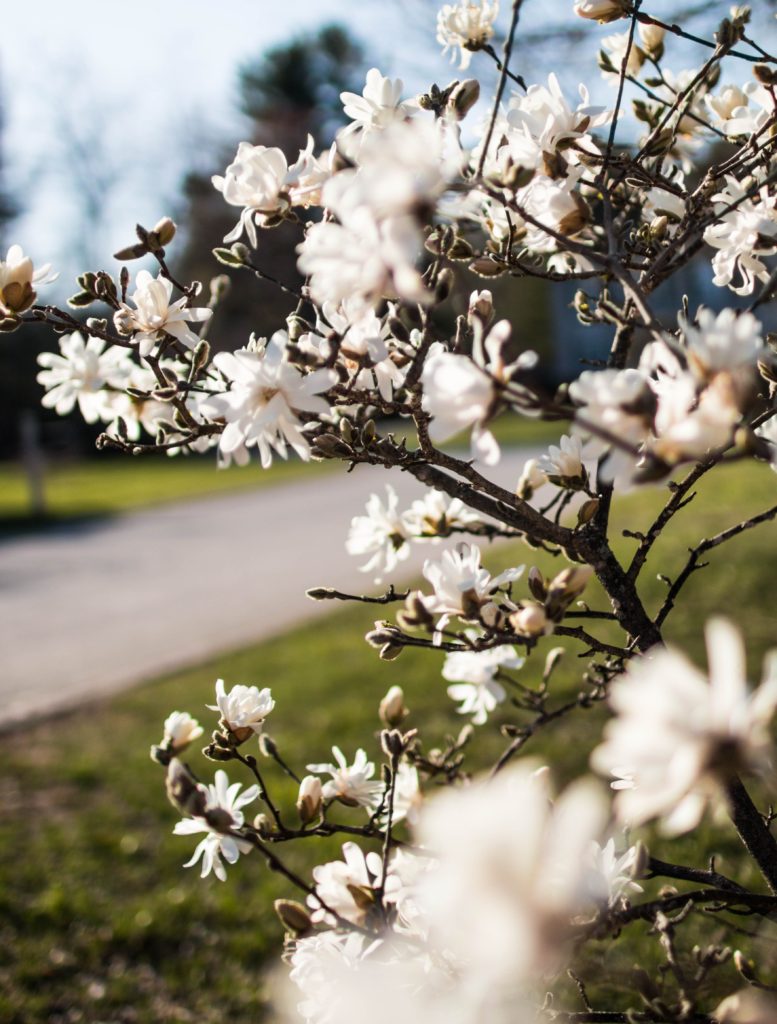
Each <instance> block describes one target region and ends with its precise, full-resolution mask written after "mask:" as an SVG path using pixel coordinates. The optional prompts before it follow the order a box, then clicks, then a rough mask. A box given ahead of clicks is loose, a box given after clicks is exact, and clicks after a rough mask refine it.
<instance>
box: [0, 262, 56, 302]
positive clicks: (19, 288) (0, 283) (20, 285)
mask: <svg viewBox="0 0 777 1024" xmlns="http://www.w3.org/2000/svg"><path fill="white" fill-rule="evenodd" d="M50 270H51V264H50V263H47V264H46V265H45V266H43V267H41V268H40V270H35V268H34V267H33V263H32V260H31V259H30V257H29V256H25V255H24V253H23V251H22V247H21V246H20V245H12V246H11V248H10V249H9V250H8V253H7V255H6V257H5V259H4V260H0V312H1V313H2V314H3V315H4V316H14V315H16V314H18V313H23V312H24V311H25V310H26V309H29V308H30V306H31V305H32V304H33V302H34V301H35V296H36V292H35V288H34V287H33V286H34V285H38V286H40V285H42V284H50V283H51V282H52V281H56V279H57V275H56V274H52V273H50Z"/></svg>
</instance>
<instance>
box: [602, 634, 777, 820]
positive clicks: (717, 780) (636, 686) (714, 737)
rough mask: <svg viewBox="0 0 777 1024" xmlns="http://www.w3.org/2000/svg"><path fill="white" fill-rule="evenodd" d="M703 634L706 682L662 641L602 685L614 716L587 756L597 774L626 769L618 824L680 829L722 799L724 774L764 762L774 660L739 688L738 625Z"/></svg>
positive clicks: (775, 690)
mask: <svg viewBox="0 0 777 1024" xmlns="http://www.w3.org/2000/svg"><path fill="white" fill-rule="evenodd" d="M706 639H707V652H708V658H709V666H710V668H709V671H710V679H709V682H707V679H706V678H705V677H704V675H702V673H701V672H699V670H698V669H697V668H696V667H695V666H694V665H692V664H691V663H690V662H689V661H688V660H687V659H686V658H685V657H684V656H683V655H682V654H681V653H680V652H679V651H676V650H674V649H673V648H666V649H661V650H658V651H655V652H654V653H652V654H651V655H648V656H647V657H645V658H640V659H639V660H636V661H633V662H631V663H630V664H629V667H628V669H627V671H626V673H625V675H624V676H622V677H621V678H620V680H618V681H616V683H615V684H614V685H613V687H612V690H611V696H610V703H611V705H612V707H613V708H614V710H615V712H616V714H617V716H618V717H617V718H615V719H614V720H613V721H612V722H610V723H609V724H608V725H607V727H606V729H605V739H604V742H603V744H602V745H601V746H599V747H597V749H596V750H595V751H594V753H593V756H592V761H591V763H592V764H593V765H594V767H595V768H596V769H597V770H598V771H600V772H603V773H605V774H606V773H610V772H612V770H613V768H614V767H615V766H624V765H625V766H627V769H628V773H629V774H630V776H631V779H630V781H631V782H632V783H633V785H632V786H631V787H628V788H626V787H624V788H621V789H620V790H619V792H618V795H617V797H616V802H615V806H616V811H617V814H618V817H619V818H620V819H621V820H622V821H628V822H629V823H631V824H633V825H640V824H642V823H643V822H646V821H650V820H651V819H653V818H660V819H661V823H662V827H663V829H664V831H665V832H667V833H680V832H687V831H688V830H689V829H692V828H694V827H695V826H696V825H697V824H698V823H699V821H700V819H701V816H702V814H703V812H704V808H705V806H706V805H707V803H709V802H713V803H716V804H719V803H720V802H721V801H722V800H724V799H725V786H726V784H727V782H728V781H729V780H730V779H731V778H732V776H733V775H734V773H736V772H738V771H741V770H752V771H764V770H766V769H767V768H768V767H769V766H770V757H771V753H772V740H771V736H770V730H769V723H770V722H771V719H772V715H773V713H774V709H775V707H777V661H775V660H774V657H772V659H771V660H770V661H769V662H768V663H767V670H766V674H765V677H764V681H763V683H762V685H761V687H760V688H759V689H758V690H756V691H755V692H754V693H749V692H748V688H747V683H746V681H745V655H744V648H743V645H742V639H741V636H740V634H739V633H738V631H737V630H736V629H735V628H734V627H733V626H732V625H731V624H730V623H729V622H727V621H726V620H724V619H712V620H710V622H709V623H708V624H707V629H706ZM620 774H623V769H621V770H620Z"/></svg>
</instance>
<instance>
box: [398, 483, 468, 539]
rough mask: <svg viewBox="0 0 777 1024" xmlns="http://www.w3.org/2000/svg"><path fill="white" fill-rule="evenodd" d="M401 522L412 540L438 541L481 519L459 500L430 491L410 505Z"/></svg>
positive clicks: (443, 493)
mask: <svg viewBox="0 0 777 1024" xmlns="http://www.w3.org/2000/svg"><path fill="white" fill-rule="evenodd" d="M404 522H405V526H406V529H407V530H408V532H409V533H410V534H412V536H413V539H414V540H427V539H431V540H438V539H439V538H440V537H447V536H448V535H449V534H450V533H451V532H452V531H454V530H457V529H462V528H465V527H467V526H472V525H474V524H475V523H480V522H482V520H481V518H480V516H479V515H478V514H477V513H476V512H473V511H471V509H469V508H467V506H466V505H465V504H464V502H463V501H461V500H460V499H459V498H451V497H450V496H449V495H447V494H446V493H445V491H437V490H430V491H427V492H426V494H425V495H424V496H423V498H417V499H416V500H415V501H414V502H413V503H412V505H411V506H410V508H409V509H408V510H407V512H406V513H405V516H404Z"/></svg>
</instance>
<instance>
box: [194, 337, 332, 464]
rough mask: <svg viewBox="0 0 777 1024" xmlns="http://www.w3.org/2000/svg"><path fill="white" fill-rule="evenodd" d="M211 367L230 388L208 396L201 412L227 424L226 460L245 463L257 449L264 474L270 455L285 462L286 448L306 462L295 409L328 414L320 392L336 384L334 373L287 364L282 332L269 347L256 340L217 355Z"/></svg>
mask: <svg viewBox="0 0 777 1024" xmlns="http://www.w3.org/2000/svg"><path fill="white" fill-rule="evenodd" d="M213 365H214V366H215V367H216V369H217V370H219V372H220V373H221V374H223V376H224V377H225V378H226V379H227V381H229V383H230V389H229V391H226V392H224V393H223V394H220V395H213V396H212V397H210V398H209V399H208V400H207V402H204V403H203V405H202V409H203V411H204V412H207V413H208V414H209V415H211V416H214V417H216V418H222V419H224V420H225V421H226V426H225V427H224V430H223V432H222V434H221V437H220V438H219V452H220V454H221V455H222V456H223V457H224V459H225V460H226V461H227V462H229V460H230V459H234V460H235V461H236V462H238V463H245V462H247V461H248V451H247V449H248V448H251V447H254V446H256V447H257V448H258V449H259V454H260V457H261V463H262V467H263V468H264V469H267V468H268V467H269V466H270V465H271V464H272V457H273V451H275V452H276V454H278V455H280V456H281V458H284V459H285V458H286V457H287V454H288V449H287V445H288V446H289V447H291V448H292V449H293V450H294V451H295V452H296V453H297V455H298V456H299V457H300V458H301V459H302V460H303V461H305V462H307V461H308V460H309V458H310V445H309V444H308V442H307V440H306V439H305V437H304V436H303V434H302V432H301V429H300V427H301V423H300V420H299V418H298V416H297V410H299V411H300V412H309V413H318V414H319V415H327V414H328V413H329V405H328V403H327V402H326V401H325V400H324V399H323V398H322V397H321V393H322V392H323V391H327V390H328V389H329V388H330V387H331V386H332V385H333V384H334V383H335V381H336V375H335V373H334V371H332V370H313V371H312V372H310V373H308V374H304V373H302V372H301V371H300V370H299V369H298V368H297V367H296V366H294V364H293V363H291V362H290V361H289V349H288V335H287V334H286V332H285V331H276V333H275V334H274V335H273V336H272V338H271V339H270V340H269V341H268V342H264V341H260V342H259V343H257V344H255V346H254V348H252V349H245V348H243V349H239V350H238V351H237V352H219V353H218V354H217V355H216V356H215V357H214V359H213Z"/></svg>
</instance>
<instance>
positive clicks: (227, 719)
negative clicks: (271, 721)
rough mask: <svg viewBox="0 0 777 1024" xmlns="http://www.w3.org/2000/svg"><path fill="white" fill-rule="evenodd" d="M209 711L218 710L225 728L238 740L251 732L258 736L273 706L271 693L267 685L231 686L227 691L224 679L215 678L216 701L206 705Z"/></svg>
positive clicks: (246, 736)
mask: <svg viewBox="0 0 777 1024" xmlns="http://www.w3.org/2000/svg"><path fill="white" fill-rule="evenodd" d="M206 706H207V707H208V708H210V710H211V711H220V712H221V719H222V721H223V723H224V725H225V727H226V728H227V729H229V730H230V732H232V733H234V734H235V735H236V736H237V738H238V739H239V740H241V741H242V740H246V739H248V737H249V736H250V735H251V733H256V735H257V736H258V735H259V734H260V733H261V732H262V729H263V727H264V720H265V718H267V716H268V715H269V714H270V712H271V711H272V709H273V708H274V707H275V701H274V700H273V697H272V693H271V692H270V690H269V689H268V688H267V687H264V688H263V689H261V690H260V689H258V687H256V686H241V685H238V686H233V687H232V689H231V690H230V691H229V693H227V692H226V690H225V689H224V680H223V679H217V680H216V703H215V704H208V705H206Z"/></svg>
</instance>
